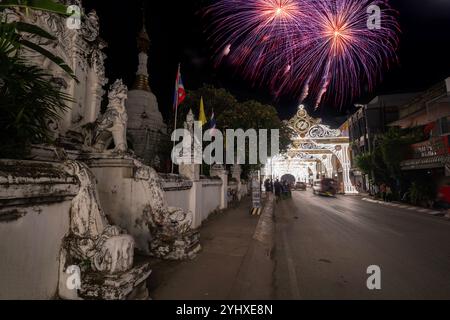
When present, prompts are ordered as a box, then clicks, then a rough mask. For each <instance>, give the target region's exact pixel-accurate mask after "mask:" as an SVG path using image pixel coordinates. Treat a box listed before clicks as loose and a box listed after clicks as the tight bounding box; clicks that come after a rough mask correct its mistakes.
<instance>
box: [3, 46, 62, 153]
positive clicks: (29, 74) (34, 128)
mask: <svg viewBox="0 0 450 320" xmlns="http://www.w3.org/2000/svg"><path fill="white" fill-rule="evenodd" d="M50 79H51V77H50V75H49V74H47V73H46V72H45V71H43V70H42V69H40V68H39V67H36V66H31V65H27V64H25V62H24V61H23V60H21V59H19V58H6V57H5V56H3V55H1V54H0V82H1V83H0V136H1V137H2V142H3V143H2V148H1V149H0V157H1V158H6V157H8V158H21V157H24V156H25V154H26V150H27V147H28V146H29V145H30V144H31V143H41V142H49V141H50V139H51V135H50V131H49V129H48V124H49V122H55V121H58V120H59V119H60V115H61V112H62V111H64V110H66V108H67V106H66V102H68V101H70V97H69V96H67V95H66V94H64V93H62V92H61V91H60V90H59V89H58V88H57V87H56V86H55V85H54V84H53V83H52V82H51V81H50Z"/></svg>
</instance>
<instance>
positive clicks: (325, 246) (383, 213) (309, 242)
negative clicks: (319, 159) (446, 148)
mask: <svg viewBox="0 0 450 320" xmlns="http://www.w3.org/2000/svg"><path fill="white" fill-rule="evenodd" d="M275 219H276V248H275V255H274V258H275V264H276V266H275V279H274V286H275V288H274V291H275V297H276V299H450V221H447V220H445V219H443V218H438V217H433V216H429V215H426V214H423V213H417V212H411V211H408V210H405V209H399V208H394V207H387V206H382V205H380V204H374V203H369V202H365V201H362V199H361V197H351V196H338V197H337V198H326V197H319V196H314V195H313V194H312V191H311V190H310V189H308V191H303V192H301V191H295V192H293V197H292V199H289V200H285V201H281V202H280V203H279V204H278V205H277V206H276V208H275ZM371 265H377V266H379V267H380V268H381V285H382V288H381V290H373V291H371V290H369V289H368V288H367V285H366V283H367V279H368V278H369V276H370V275H369V274H367V268H368V267H369V266H371Z"/></svg>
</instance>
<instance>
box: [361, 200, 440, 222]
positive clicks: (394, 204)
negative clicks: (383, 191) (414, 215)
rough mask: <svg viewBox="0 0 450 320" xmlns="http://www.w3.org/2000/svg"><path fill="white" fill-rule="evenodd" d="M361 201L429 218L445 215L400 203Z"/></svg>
mask: <svg viewBox="0 0 450 320" xmlns="http://www.w3.org/2000/svg"><path fill="white" fill-rule="evenodd" d="M362 201H366V202H370V203H376V204H381V205H384V206H387V207H393V208H398V209H405V210H409V211H415V212H418V213H424V214H428V215H431V216H435V217H440V216H444V215H445V213H444V212H442V211H437V210H431V209H426V208H422V207H415V206H411V205H407V204H404V203H400V202H384V201H381V200H375V199H372V198H367V197H365V198H362Z"/></svg>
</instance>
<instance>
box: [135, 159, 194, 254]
mask: <svg viewBox="0 0 450 320" xmlns="http://www.w3.org/2000/svg"><path fill="white" fill-rule="evenodd" d="M134 164H135V166H136V168H137V170H136V173H135V176H134V177H135V179H136V180H138V181H142V182H144V187H145V188H146V189H147V191H146V194H147V195H148V206H147V208H146V210H145V212H143V217H142V219H143V220H145V221H148V226H149V228H150V232H151V234H152V236H153V238H152V240H151V242H150V243H149V252H148V253H150V254H152V255H154V256H156V257H159V258H165V259H174V260H179V259H185V258H192V257H194V256H195V254H196V253H197V252H198V251H199V250H200V248H201V247H200V242H199V234H198V231H197V230H193V229H192V228H191V226H192V221H193V214H192V212H189V211H184V210H182V209H180V208H173V207H169V206H168V205H167V203H166V201H165V197H164V190H163V186H162V181H161V178H160V176H159V175H158V173H157V172H156V171H155V170H154V169H153V168H151V167H148V166H146V165H144V164H142V163H141V162H140V161H138V160H135V161H134Z"/></svg>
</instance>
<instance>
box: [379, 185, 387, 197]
mask: <svg viewBox="0 0 450 320" xmlns="http://www.w3.org/2000/svg"><path fill="white" fill-rule="evenodd" d="M380 192H381V197H382V198H383V201H386V184H385V183H382V184H381V186H380Z"/></svg>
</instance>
